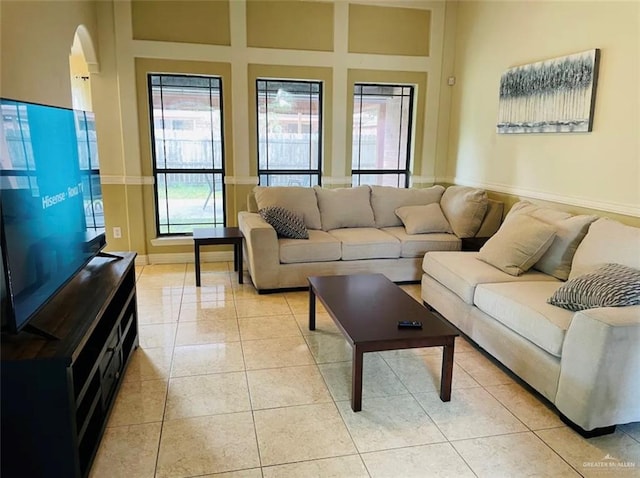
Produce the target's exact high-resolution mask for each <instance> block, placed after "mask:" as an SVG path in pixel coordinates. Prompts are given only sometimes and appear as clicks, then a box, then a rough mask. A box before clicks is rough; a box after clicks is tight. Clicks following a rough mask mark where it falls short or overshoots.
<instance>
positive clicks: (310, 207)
mask: <svg viewBox="0 0 640 478" xmlns="http://www.w3.org/2000/svg"><path fill="white" fill-rule="evenodd" d="M273 206H279V207H281V208H285V209H286V210H288V211H291V212H293V213H294V214H296V215H297V216H298V217H299V218H301V219H302V220H303V221H304V224H305V226H306V228H307V229H308V234H309V238H308V239H291V238H285V237H279V236H278V234H277V233H276V231H275V229H274V228H273V227H272V226H271V225H270V224H269V223H267V222H266V221H265V220H264V219H263V217H262V216H261V215H260V214H259V213H258V211H259V210H264V209H266V208H269V207H273ZM397 210H399V212H400V213H401V214H403V216H404V220H405V222H406V223H407V225H408V226H409V230H407V228H406V227H405V225H404V224H403V221H402V220H401V219H400V217H399V216H398V215H397V214H396V211H397ZM502 211H503V204H502V203H500V202H496V201H492V200H489V199H488V198H487V195H486V192H484V191H482V190H478V189H472V188H468V187H461V186H451V187H449V188H447V189H446V190H445V188H444V187H442V186H433V187H430V188H422V189H418V188H410V189H402V188H393V187H384V186H359V187H353V188H339V189H326V188H320V187H315V188H304V187H260V186H257V187H255V188H254V190H253V193H252V195H250V197H249V211H241V212H239V213H238V225H239V227H240V229H241V231H242V233H243V235H244V237H245V241H244V256H245V260H246V264H247V267H248V269H249V274H250V276H251V279H252V281H253V284H254V285H255V287H256V289H258V291H260V292H265V291H270V290H276V289H286V288H299V287H306V286H308V282H307V277H309V276H313V275H334V274H357V273H383V274H385V275H386V276H387V277H388V278H389V279H391V280H392V281H395V282H404V281H419V280H420V276H421V273H422V271H421V268H420V264H421V262H422V257H423V256H424V253H425V252H426V251H459V250H460V249H461V239H462V238H470V237H474V236H477V237H488V236H491V235H492V234H493V233H495V231H496V230H497V229H498V227H499V225H500V221H501V219H502ZM425 230H431V231H439V232H426V233H425V232H421V231H425Z"/></svg>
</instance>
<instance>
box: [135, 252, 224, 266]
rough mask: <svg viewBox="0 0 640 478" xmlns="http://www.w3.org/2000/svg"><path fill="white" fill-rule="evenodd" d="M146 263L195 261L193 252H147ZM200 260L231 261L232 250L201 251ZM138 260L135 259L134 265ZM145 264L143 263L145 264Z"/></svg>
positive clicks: (186, 262)
mask: <svg viewBox="0 0 640 478" xmlns="http://www.w3.org/2000/svg"><path fill="white" fill-rule="evenodd" d="M145 257H146V258H147V262H146V264H189V263H193V262H195V258H194V255H193V252H173V253H166V254H148V255H147V256H145ZM200 261H201V262H232V261H233V251H219V252H201V253H200ZM137 264H138V262H137V261H136V265H137ZM146 264H145V265H146Z"/></svg>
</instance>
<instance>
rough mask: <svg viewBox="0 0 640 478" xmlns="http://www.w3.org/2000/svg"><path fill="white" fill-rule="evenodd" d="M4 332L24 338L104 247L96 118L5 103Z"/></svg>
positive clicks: (0, 204) (0, 188)
mask: <svg viewBox="0 0 640 478" xmlns="http://www.w3.org/2000/svg"><path fill="white" fill-rule="evenodd" d="M0 107H1V111H2V121H1V124H0V126H1V128H0V148H1V149H0V209H1V214H0V216H1V221H2V255H3V263H4V264H3V268H4V282H5V283H6V292H5V295H6V296H7V297H8V302H9V307H8V309H9V311H8V313H5V314H3V324H2V325H3V328H4V329H7V330H9V331H12V332H17V331H19V330H20V329H21V328H22V327H23V326H24V325H26V323H27V322H28V320H29V319H30V318H31V317H32V316H33V315H34V314H35V313H36V312H37V311H38V310H39V309H40V308H41V307H42V306H43V305H44V304H45V303H46V302H47V301H48V300H49V299H50V298H51V297H52V296H53V295H54V294H55V293H56V291H58V290H59V289H60V287H62V286H63V285H64V284H65V283H66V282H67V281H68V280H69V279H71V278H72V277H73V276H74V275H75V274H76V273H77V272H78V271H79V270H80V269H81V268H82V267H83V266H84V265H86V264H87V262H88V261H89V260H90V259H91V258H92V257H93V256H95V254H97V253H98V252H99V251H100V249H102V247H104V216H103V214H102V194H101V190H100V180H99V169H98V162H97V150H96V148H95V128H94V126H93V124H94V123H93V119H92V117H91V114H90V113H87V112H82V111H74V110H70V109H65V108H58V107H53V106H45V105H38V104H32V103H25V102H19V101H13V100H5V99H1V100H0Z"/></svg>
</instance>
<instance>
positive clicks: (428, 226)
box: [396, 203, 453, 234]
mask: <svg viewBox="0 0 640 478" xmlns="http://www.w3.org/2000/svg"><path fill="white" fill-rule="evenodd" d="M396 214H397V215H398V217H399V218H400V220H401V221H402V223H403V224H404V227H405V229H406V230H407V234H425V233H428V232H448V233H452V232H453V231H452V230H451V226H450V225H449V221H447V218H446V217H444V214H443V213H442V208H441V207H440V204H438V203H433V204H427V205H426V206H403V207H399V208H398V209H396Z"/></svg>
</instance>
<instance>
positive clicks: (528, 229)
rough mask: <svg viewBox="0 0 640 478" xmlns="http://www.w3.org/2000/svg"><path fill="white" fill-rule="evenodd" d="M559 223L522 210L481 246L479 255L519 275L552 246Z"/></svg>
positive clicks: (502, 268) (487, 261)
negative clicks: (552, 223)
mask: <svg viewBox="0 0 640 478" xmlns="http://www.w3.org/2000/svg"><path fill="white" fill-rule="evenodd" d="M555 233H556V229H555V227H553V226H551V225H549V224H547V223H545V222H542V221H540V220H538V219H536V218H534V217H531V216H527V215H525V214H519V215H517V216H514V217H512V218H511V219H510V220H509V221H505V222H504V223H503V224H502V226H500V229H498V232H496V233H495V235H493V236H492V237H491V239H489V240H488V241H487V242H486V243H485V245H484V246H482V247H481V248H480V251H479V253H478V259H480V260H481V261H484V262H486V263H488V264H491V265H492V266H495V267H497V268H498V269H500V270H502V271H504V272H506V273H507V274H511V275H514V276H519V275H521V274H523V273H525V272H527V271H528V270H529V269H530V268H531V267H532V266H533V265H534V264H535V263H536V262H537V261H538V259H540V257H542V254H544V253H545V251H546V250H547V249H548V248H549V246H551V243H552V242H553V238H554V237H555Z"/></svg>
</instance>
